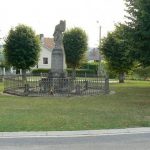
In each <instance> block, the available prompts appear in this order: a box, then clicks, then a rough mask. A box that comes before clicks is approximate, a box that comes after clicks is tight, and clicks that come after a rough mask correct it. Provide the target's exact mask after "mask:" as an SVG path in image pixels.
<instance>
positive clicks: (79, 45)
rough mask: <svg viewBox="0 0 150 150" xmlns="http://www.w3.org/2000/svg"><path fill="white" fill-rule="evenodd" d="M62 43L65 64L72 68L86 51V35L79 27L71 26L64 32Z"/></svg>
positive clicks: (82, 57)
mask: <svg viewBox="0 0 150 150" xmlns="http://www.w3.org/2000/svg"><path fill="white" fill-rule="evenodd" d="M63 44H64V49H65V53H66V62H67V65H69V66H71V67H73V68H74V69H75V68H76V67H78V66H79V65H80V63H81V61H82V60H83V59H84V56H85V52H86V51H87V35H86V33H85V31H83V30H82V29H81V28H72V29H70V30H68V31H66V32H65V33H64V37H63Z"/></svg>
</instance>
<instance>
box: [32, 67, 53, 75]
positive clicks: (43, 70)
mask: <svg viewBox="0 0 150 150" xmlns="http://www.w3.org/2000/svg"><path fill="white" fill-rule="evenodd" d="M49 71H50V69H44V68H38V69H33V70H32V74H40V73H48V72H49Z"/></svg>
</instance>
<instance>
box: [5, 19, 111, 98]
mask: <svg viewBox="0 0 150 150" xmlns="http://www.w3.org/2000/svg"><path fill="white" fill-rule="evenodd" d="M65 29H66V21H63V20H61V21H60V23H59V24H57V25H56V26H55V30H54V34H53V36H54V42H55V47H54V49H53V50H52V54H51V58H52V59H51V68H50V71H49V73H45V74H43V73H41V74H34V75H33V74H27V75H26V80H24V79H23V77H22V75H7V76H5V77H4V92H5V93H9V94H13V95H19V96H82V95H96V94H100V93H103V94H108V93H109V80H108V78H105V77H104V75H102V74H100V73H99V72H98V73H97V74H86V73H83V74H76V77H72V75H71V74H68V73H67V71H66V68H67V65H66V61H65V60H66V56H65V50H64V46H63V32H65Z"/></svg>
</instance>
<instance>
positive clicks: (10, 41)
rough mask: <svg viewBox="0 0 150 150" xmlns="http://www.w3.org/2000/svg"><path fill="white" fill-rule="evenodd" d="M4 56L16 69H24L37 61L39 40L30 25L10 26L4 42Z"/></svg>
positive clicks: (24, 72) (24, 71)
mask: <svg viewBox="0 0 150 150" xmlns="http://www.w3.org/2000/svg"><path fill="white" fill-rule="evenodd" d="M4 51H5V57H6V61H7V62H8V64H10V65H11V66H14V67H15V68H17V69H22V71H23V75H25V74H26V70H27V69H29V68H30V67H33V66H35V65H36V63H37V62H38V57H39V52H40V41H39V38H38V37H37V36H36V34H35V32H34V31H33V30H32V28H31V27H28V26H26V25H22V24H21V25H18V26H16V27H15V28H11V30H10V32H9V35H8V37H7V39H6V40H5V44H4Z"/></svg>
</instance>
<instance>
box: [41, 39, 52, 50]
mask: <svg viewBox="0 0 150 150" xmlns="http://www.w3.org/2000/svg"><path fill="white" fill-rule="evenodd" d="M43 46H44V47H46V48H48V49H53V48H54V39H53V38H44V43H43Z"/></svg>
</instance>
